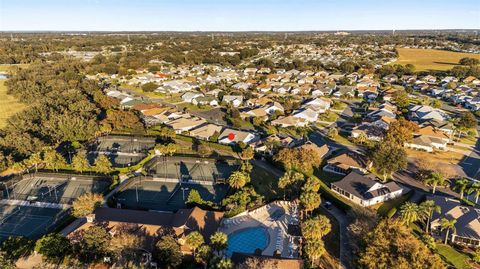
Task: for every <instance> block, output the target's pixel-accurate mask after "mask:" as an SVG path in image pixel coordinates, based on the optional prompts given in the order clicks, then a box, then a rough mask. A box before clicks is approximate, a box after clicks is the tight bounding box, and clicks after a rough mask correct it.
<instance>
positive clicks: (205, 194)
mask: <svg viewBox="0 0 480 269" xmlns="http://www.w3.org/2000/svg"><path fill="white" fill-rule="evenodd" d="M192 190H197V191H198V192H199V193H200V196H201V197H202V199H203V200H205V201H212V202H215V203H219V202H220V201H222V199H223V198H224V197H225V195H226V194H227V191H228V186H227V185H226V184H214V185H213V184H208V185H204V184H196V183H193V184H192V183H186V182H183V183H180V182H179V181H173V180H158V179H153V178H150V177H149V178H136V179H133V180H132V183H130V184H128V186H126V187H125V188H124V189H122V190H121V191H119V192H118V193H117V194H116V195H115V201H116V202H117V203H118V204H120V205H121V206H122V207H125V208H130V209H143V210H159V211H174V210H178V209H181V208H185V207H186V204H185V201H186V199H187V198H188V195H189V194H190V192H191V191H192Z"/></svg>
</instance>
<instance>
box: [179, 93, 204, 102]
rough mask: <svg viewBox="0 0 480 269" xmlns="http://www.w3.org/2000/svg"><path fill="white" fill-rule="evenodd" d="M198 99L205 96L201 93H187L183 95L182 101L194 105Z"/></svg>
mask: <svg viewBox="0 0 480 269" xmlns="http://www.w3.org/2000/svg"><path fill="white" fill-rule="evenodd" d="M198 97H203V94H202V93H199V92H186V93H184V94H183V95H182V100H183V101H184V102H188V103H192V101H193V100H194V99H195V98H198Z"/></svg>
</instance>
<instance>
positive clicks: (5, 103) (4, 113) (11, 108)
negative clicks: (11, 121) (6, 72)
mask: <svg viewBox="0 0 480 269" xmlns="http://www.w3.org/2000/svg"><path fill="white" fill-rule="evenodd" d="M25 107H26V105H25V104H22V103H20V102H18V100H17V99H16V98H15V97H13V96H11V95H8V94H7V86H6V85H5V80H1V79H0V128H3V127H5V126H6V125H7V119H8V118H10V117H11V116H12V115H14V114H15V113H17V112H19V111H22V110H23V109H24V108H25Z"/></svg>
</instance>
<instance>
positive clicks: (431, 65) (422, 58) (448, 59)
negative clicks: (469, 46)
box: [394, 48, 480, 71]
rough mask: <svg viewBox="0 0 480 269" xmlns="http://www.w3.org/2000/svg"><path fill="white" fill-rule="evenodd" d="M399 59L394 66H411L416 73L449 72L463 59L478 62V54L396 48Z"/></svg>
mask: <svg viewBox="0 0 480 269" xmlns="http://www.w3.org/2000/svg"><path fill="white" fill-rule="evenodd" d="M397 51H398V54H399V58H398V60H397V61H396V62H394V63H395V64H402V65H405V64H413V65H415V70H416V71H425V70H449V69H451V68H452V67H454V66H455V65H458V61H459V60H460V59H462V58H464V57H470V58H476V59H479V60H480V55H479V54H472V53H460V52H451V51H444V50H435V49H408V48H397Z"/></svg>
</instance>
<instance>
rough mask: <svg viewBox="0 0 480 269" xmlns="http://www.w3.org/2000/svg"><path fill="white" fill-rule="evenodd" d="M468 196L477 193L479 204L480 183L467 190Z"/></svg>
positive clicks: (475, 183) (476, 197) (476, 198)
mask: <svg viewBox="0 0 480 269" xmlns="http://www.w3.org/2000/svg"><path fill="white" fill-rule="evenodd" d="M467 193H468V194H472V193H475V203H476V204H477V203H478V197H479V196H480V183H477V182H474V183H472V185H470V187H469V188H468V190H467Z"/></svg>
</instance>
